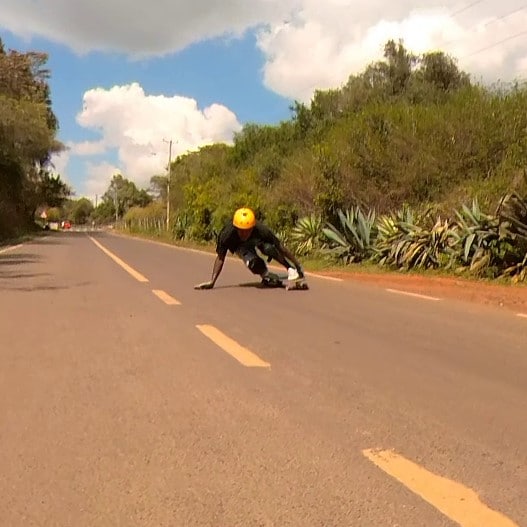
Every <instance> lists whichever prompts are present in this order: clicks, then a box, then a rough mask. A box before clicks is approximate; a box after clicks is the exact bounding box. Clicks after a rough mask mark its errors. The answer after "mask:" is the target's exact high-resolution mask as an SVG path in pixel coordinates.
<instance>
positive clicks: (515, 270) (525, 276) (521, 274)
mask: <svg viewBox="0 0 527 527" xmlns="http://www.w3.org/2000/svg"><path fill="white" fill-rule="evenodd" d="M500 276H501V277H510V278H511V281H512V282H513V283H515V284H516V283H518V282H527V252H526V253H525V256H524V257H523V259H522V260H521V261H520V262H518V263H516V264H514V265H511V266H509V267H507V269H505V271H503V273H502V274H501V275H500Z"/></svg>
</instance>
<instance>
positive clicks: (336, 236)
mask: <svg viewBox="0 0 527 527" xmlns="http://www.w3.org/2000/svg"><path fill="white" fill-rule="evenodd" d="M338 217H339V220H340V229H339V228H337V227H335V226H334V225H333V224H331V223H327V225H326V227H324V228H323V229H322V232H323V233H324V235H325V236H326V238H327V239H328V242H329V247H330V252H331V254H332V255H333V256H335V257H337V258H339V259H342V260H344V261H345V262H346V263H352V262H360V261H363V260H365V259H368V258H369V257H370V256H371V254H372V251H373V247H374V243H375V238H376V235H377V227H376V221H375V219H376V214H375V211H373V210H370V211H368V213H367V214H364V213H363V212H362V210H361V209H360V207H352V208H351V209H349V210H347V211H345V212H344V211H342V210H339V211H338Z"/></svg>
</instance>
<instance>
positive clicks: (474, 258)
mask: <svg viewBox="0 0 527 527" xmlns="http://www.w3.org/2000/svg"><path fill="white" fill-rule="evenodd" d="M455 214H456V217H457V220H456V227H457V228H456V229H455V230H454V231H453V232H454V236H455V238H456V243H455V250H456V255H457V259H458V261H459V262H460V263H461V265H460V266H459V267H458V270H459V271H469V272H470V273H472V274H475V275H480V276H481V275H488V276H497V275H498V274H499V272H500V270H501V269H502V268H503V266H504V265H505V264H506V262H508V261H509V263H510V257H511V255H513V254H514V252H515V249H514V245H513V240H512V238H511V236H510V233H509V231H508V229H507V226H506V225H505V224H504V223H502V222H500V220H499V218H498V217H496V216H493V215H491V214H487V213H485V212H483V211H482V210H481V208H480V206H479V204H478V201H477V199H474V200H473V201H472V206H471V208H469V207H467V206H466V205H465V204H463V205H462V208H461V210H460V211H457V210H456V211H455Z"/></svg>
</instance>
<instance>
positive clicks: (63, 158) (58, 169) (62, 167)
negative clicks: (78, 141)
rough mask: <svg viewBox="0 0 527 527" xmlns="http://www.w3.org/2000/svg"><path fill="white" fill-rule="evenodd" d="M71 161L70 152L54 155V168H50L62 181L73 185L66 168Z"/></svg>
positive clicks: (65, 151) (52, 160)
mask: <svg viewBox="0 0 527 527" xmlns="http://www.w3.org/2000/svg"><path fill="white" fill-rule="evenodd" d="M69 160H70V152H69V151H68V150H64V151H63V152H59V153H58V154H52V156H51V164H52V165H53V166H52V167H50V172H51V173H52V174H58V175H60V179H62V181H65V182H66V183H68V184H71V182H70V181H69V179H68V177H67V173H66V168H67V166H68V163H69Z"/></svg>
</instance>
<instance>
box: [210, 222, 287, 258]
mask: <svg viewBox="0 0 527 527" xmlns="http://www.w3.org/2000/svg"><path fill="white" fill-rule="evenodd" d="M263 243H271V244H273V245H276V246H278V245H279V244H280V240H279V239H278V238H277V237H276V236H275V234H274V233H273V231H272V230H271V229H270V228H269V227H267V226H266V225H264V224H263V223H260V222H256V225H255V226H254V228H253V231H252V232H251V235H250V236H249V238H248V239H247V240H245V241H242V240H241V239H240V237H239V236H238V230H237V229H236V227H235V226H234V225H233V224H232V223H229V224H227V225H225V227H223V229H222V230H221V232H220V233H219V235H218V242H217V245H216V253H217V254H218V255H220V256H225V255H226V254H227V251H231V253H234V252H236V251H237V250H238V249H239V248H241V247H243V248H247V249H252V250H254V249H255V248H256V247H258V246H260V245H261V244H263Z"/></svg>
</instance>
